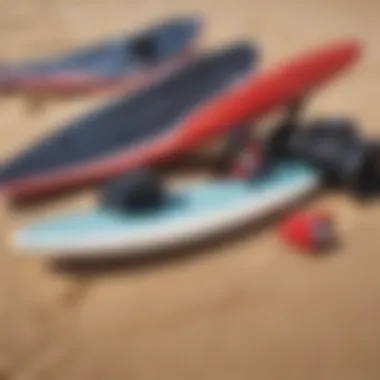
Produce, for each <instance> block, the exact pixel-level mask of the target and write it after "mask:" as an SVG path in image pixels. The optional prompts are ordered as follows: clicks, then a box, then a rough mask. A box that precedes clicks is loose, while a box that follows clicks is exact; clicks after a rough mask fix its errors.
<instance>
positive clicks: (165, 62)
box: [0, 17, 202, 93]
mask: <svg viewBox="0 0 380 380" xmlns="http://www.w3.org/2000/svg"><path fill="white" fill-rule="evenodd" d="M201 27H202V20H201V19H200V18H199V17H178V18H172V19H167V20H165V21H163V22H162V23H157V24H156V25H153V26H150V27H148V28H145V29H144V30H140V31H138V32H137V33H134V34H132V35H128V36H122V37H118V38H112V39H109V40H108V41H103V42H100V43H98V44H96V45H93V46H89V47H85V48H82V49H77V50H76V51H73V52H71V53H67V54H62V55H60V56H57V57H52V58H45V59H40V60H34V61H30V62H25V63H15V64H10V63H2V64H1V66H0V90H1V89H7V90H12V91H22V92H32V93H44V92H45V93H46V92H51V93H80V92H88V91H98V90H101V89H104V88H107V87H113V86H116V87H124V86H131V87H132V86H137V85H138V84H139V83H140V84H141V85H142V84H143V82H147V81H148V79H149V78H151V77H154V76H158V75H159V74H164V73H165V72H169V71H170V70H171V69H174V68H175V66H176V65H179V64H180V61H184V60H186V59H187V58H188V57H189V55H190V54H191V50H192V48H193V47H194V46H193V45H194V44H195V41H196V39H197V37H198V36H199V35H200V31H201Z"/></svg>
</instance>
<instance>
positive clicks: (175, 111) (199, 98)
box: [0, 43, 258, 186]
mask: <svg viewBox="0 0 380 380" xmlns="http://www.w3.org/2000/svg"><path fill="white" fill-rule="evenodd" d="M257 58H258V54H257V51H256V49H255V48H254V47H253V46H252V45H251V44H248V43H236V44H233V45H231V46H228V47H225V48H223V49H218V50H216V51H213V52H209V53H205V54H204V55H203V56H200V57H198V58H196V59H194V60H193V61H192V62H191V63H189V64H188V65H187V66H186V67H184V68H183V69H182V70H181V71H178V72H177V73H176V74H175V75H172V76H170V77H167V78H166V79H164V80H162V81H160V82H156V83H155V84H154V85H152V86H150V87H149V88H144V89H143V90H141V91H140V92H138V93H134V94H132V95H130V94H129V95H126V96H124V97H122V98H118V99H117V100H116V101H113V102H112V103H111V104H108V105H106V106H104V107H102V108H101V109H98V110H96V111H94V112H91V113H89V114H86V115H84V116H82V117H79V118H78V119H76V120H74V121H72V122H70V123H68V124H66V125H63V126H60V127H59V128H58V129H57V130H55V131H53V132H52V133H50V135H48V136H45V137H44V138H43V140H40V141H37V142H36V143H35V144H33V145H32V146H31V147H28V148H27V149H26V150H24V151H23V152H22V153H20V154H19V155H16V156H15V157H13V158H11V159H10V160H8V162H5V163H4V165H3V168H2V170H1V172H0V186H7V185H9V184H11V183H12V181H16V180H20V179H25V178H27V179H28V180H29V179H33V178H37V177H39V176H44V175H45V176H46V175H47V176H48V175H50V174H54V175H56V174H57V173H60V172H63V171H65V170H66V171H67V170H70V169H71V168H78V167H80V166H84V165H86V167H87V168H88V167H89V166H91V164H92V163H93V162H95V161H97V162H99V160H100V161H101V160H103V159H108V158H109V157H112V156H113V155H114V154H118V153H120V152H125V151H128V150H129V149H131V148H135V147H136V146H139V147H141V146H144V144H147V143H149V141H151V140H154V139H156V138H158V137H160V136H161V135H163V134H167V133H168V132H169V133H171V132H170V129H175V127H176V125H178V124H179V122H180V121H181V120H182V119H183V118H184V117H186V115H188V114H189V113H191V112H192V110H194V109H195V108H196V107H197V106H199V105H201V104H204V103H205V102H207V100H208V99H210V98H211V97H213V96H215V95H217V94H218V93H219V92H220V91H222V90H224V89H226V88H227V87H229V86H231V85H232V84H234V83H236V82H237V81H239V80H243V79H244V77H245V76H246V75H247V74H248V73H250V72H251V70H252V68H253V67H254V66H255V65H256V63H257ZM89 164H90V165H89Z"/></svg>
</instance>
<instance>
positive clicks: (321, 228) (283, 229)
mask: <svg viewBox="0 0 380 380" xmlns="http://www.w3.org/2000/svg"><path fill="white" fill-rule="evenodd" d="M279 233H280V235H281V237H282V238H283V239H284V240H285V241H287V242H288V243H290V244H292V245H294V246H296V247H298V248H301V249H303V250H306V251H310V252H316V251H321V250H325V249H327V248H330V247H331V246H332V244H333V243H334V242H335V231H334V228H333V221H332V218H331V216H330V215H329V214H328V213H326V212H315V211H314V212H305V213H298V214H292V215H291V216H290V217H288V218H286V219H285V221H284V222H282V223H281V225H280V230H279Z"/></svg>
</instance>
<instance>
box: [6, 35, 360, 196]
mask: <svg viewBox="0 0 380 380" xmlns="http://www.w3.org/2000/svg"><path fill="white" fill-rule="evenodd" d="M360 51H361V49H360V45H359V44H358V43H357V42H356V41H353V40H345V41H338V42H334V43H331V44H329V45H325V46H323V47H320V48H317V49H314V50H311V51H309V52H306V53H304V54H301V55H298V56H296V57H294V58H293V59H291V60H288V61H286V62H284V63H282V64H280V65H275V66H274V67H273V68H271V69H266V70H262V72H261V73H259V74H253V75H250V76H246V77H244V80H240V81H238V82H237V83H232V84H231V82H232V81H230V82H228V83H229V85H227V83H226V86H225V87H219V89H218V91H216V87H215V86H214V85H213V87H212V88H213V90H215V91H213V95H212V96H209V97H207V98H206V99H205V98H202V99H199V98H197V97H196V98H197V102H196V106H195V104H192V107H184V108H185V109H186V112H183V110H184V108H181V112H180V114H177V113H175V117H171V118H170V122H168V121H167V122H166V123H165V125H170V128H168V129H166V132H167V133H160V134H158V135H155V136H153V135H152V134H151V135H150V138H149V139H148V140H149V141H148V140H147V139H146V140H145V141H144V142H143V143H140V144H136V145H133V148H131V149H126V148H124V149H120V150H118V151H117V152H116V151H115V150H114V151H113V154H112V155H111V154H110V155H103V157H101V155H100V154H99V151H96V152H95V153H96V155H97V159H96V160H92V161H91V162H90V161H87V162H86V163H83V164H82V165H78V163H76V166H75V167H74V166H71V167H67V166H65V167H64V166H57V165H55V166H54V168H53V169H54V170H51V169H52V168H51V167H50V170H49V168H45V170H42V171H39V172H38V173H36V172H34V173H33V174H32V173H31V172H28V171H27V172H26V173H25V172H24V174H23V175H22V173H19V174H18V175H16V174H15V168H18V167H22V168H23V165H24V164H25V165H33V160H29V162H31V163H32V164H29V163H28V160H25V158H21V159H17V160H16V163H14V164H11V167H12V169H7V168H6V169H5V171H3V174H2V175H1V176H0V186H1V187H2V190H3V191H4V192H6V193H7V194H8V196H9V197H11V198H13V199H20V198H21V199H25V198H32V197H34V196H38V195H43V194H47V193H49V192H52V191H55V190H58V189H65V188H70V187H71V188H73V187H77V186H80V185H84V184H90V183H96V182H99V181H102V180H105V179H107V178H112V177H116V176H119V175H122V174H123V173H125V172H127V171H130V170H135V169H137V168H141V167H144V166H147V165H151V164H153V163H157V162H160V161H164V160H168V159H173V156H174V155H176V154H179V153H181V152H184V151H186V150H188V149H191V148H194V147H196V146H197V145H199V144H201V143H205V142H206V141H208V140H210V139H213V138H215V137H218V136H220V135H223V134H224V133H226V132H227V131H228V130H231V129H232V128H234V127H236V126H239V125H241V124H242V123H244V122H246V121H247V120H252V121H254V120H256V119H258V118H259V117H261V116H264V115H265V114H266V113H268V112H269V111H271V110H273V109H276V108H278V107H282V106H286V105H288V104H289V103H292V102H294V101H297V100H299V99H300V98H302V97H304V96H305V95H307V94H309V93H310V92H311V91H312V90H314V89H316V88H317V87H318V86H321V85H322V84H324V83H325V82H326V81H327V80H328V79H331V78H332V77H333V76H334V75H336V74H338V73H340V72H342V71H343V69H346V68H348V67H349V66H350V65H351V64H352V63H353V62H355V60H356V59H357V58H358V57H359V55H360ZM239 61H240V60H239ZM241 63H242V62H240V64H239V73H240V74H242V73H243V72H245V68H246V66H244V70H240V69H241V66H240V65H241ZM241 77H242V75H241V76H240V78H241ZM198 79H199V78H198ZM198 82H201V81H200V80H199V81H198ZM205 83H206V82H205ZM194 84H195V83H194ZM162 86H167V82H166V84H162ZM196 86H202V84H201V83H196ZM178 88H181V93H186V91H184V90H183V89H184V87H182V86H180V87H177V89H178ZM153 92H154V90H153ZM156 93H158V94H161V95H162V92H160V90H159V88H158V90H157V88H156ZM141 96H142V98H143V101H145V102H146V103H147V100H146V99H151V101H152V102H153V101H154V103H155V107H157V109H156V110H151V111H150V112H144V110H143V108H141V109H140V110H139V117H141V118H142V119H144V120H147V121H148V122H147V124H148V125H150V126H155V128H156V127H157V125H158V124H159V122H160V120H159V118H158V115H165V117H167V114H166V111H163V110H164V109H165V106H164V105H165V104H167V103H165V102H168V103H170V104H171V106H170V107H171V109H177V110H178V105H177V104H176V101H177V98H178V99H180V98H181V97H178V95H176V94H175V95H174V96H173V97H169V96H168V97H167V98H166V100H163V98H162V96H161V99H160V97H159V96H157V95H152V92H149V93H145V94H144V95H139V96H137V97H135V98H131V99H130V100H129V101H128V102H127V104H128V106H129V107H130V109H133V104H134V102H136V99H139V97H140V99H141ZM197 96H198V94H197ZM144 99H145V100H144ZM156 102H157V103H156ZM121 108H122V107H121ZM136 109H137V108H136ZM107 112H108V111H106V112H105V113H103V116H104V115H108V116H107V117H106V118H105V119H106V120H108V121H109V122H110V124H111V123H112V120H111V117H109V116H112V113H110V112H108V113H107ZM161 112H162V114H161ZM169 114H170V115H173V113H172V111H170V112H169ZM123 115H124V118H123V121H124V123H125V124H124V125H129V126H130V127H131V130H133V131H135V130H138V129H139V127H141V125H140V120H141V119H135V118H134V117H133V116H131V115H129V114H123ZM132 115H134V113H132ZM100 116H102V113H100V114H98V115H97V116H96V117H97V119H98V120H99V119H100ZM103 120H104V119H103ZM136 120H138V121H139V122H137V121H136ZM85 123H88V120H86V121H85ZM91 124H94V122H92V123H91ZM103 124H104V122H103ZM49 141H51V140H49ZM77 141H79V140H77ZM74 143H75V142H74V141H73V144H74ZM76 143H77V144H79V142H76ZM24 157H25V156H24ZM13 165H14V166H13ZM8 167H9V166H8ZM17 170H18V169H17ZM23 170H24V169H23Z"/></svg>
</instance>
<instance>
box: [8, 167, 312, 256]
mask: <svg viewBox="0 0 380 380" xmlns="http://www.w3.org/2000/svg"><path fill="white" fill-rule="evenodd" d="M318 179H319V176H318V173H316V172H315V171H314V170H313V169H312V168H310V167H308V166H306V165H303V164H300V163H290V162H288V163H283V164H280V165H277V166H276V167H274V168H273V169H272V170H270V171H269V172H268V174H265V176H263V177H260V178H259V179H255V180H253V181H251V182H249V181H244V180H236V179H224V180H213V181H206V182H198V183H195V184H192V185H191V186H185V187H182V188H179V189H175V190H174V189H173V190H171V191H170V193H169V195H168V200H167V202H166V203H165V204H164V205H163V206H162V207H160V208H159V209H157V210H155V211H153V212H145V213H144V212H140V213H136V212H135V213H132V212H117V211H109V210H106V209H102V208H101V207H96V208H92V209H87V210H83V211H75V212H71V213H68V214H65V215H61V216H58V217H53V218H50V219H45V220H43V221H39V222H36V223H34V224H31V225H29V226H26V227H24V228H21V229H20V230H19V231H18V232H17V233H16V235H15V238H14V243H15V245H16V246H18V247H20V248H24V249H25V248H33V249H48V250H49V249H50V250H52V251H57V250H60V249H62V250H64V251H67V252H77V251H81V250H82V249H83V250H85V249H87V250H90V251H93V250H97V249H100V248H102V249H112V248H113V247H115V248H116V247H118V248H123V249H124V248H125V249H128V248H133V249H149V247H152V248H155V247H156V245H158V244H163V245H165V244H168V243H173V242H174V241H175V240H178V239H181V238H182V240H186V238H187V237H190V236H192V237H193V238H196V237H197V236H198V237H200V236H204V235H208V234H211V233H212V232H217V231H216V230H218V229H220V230H222V229H225V228H227V227H233V224H235V223H239V222H242V221H246V220H247V221H248V219H249V218H250V217H251V218H254V219H255V218H256V219H257V218H259V217H263V216H265V214H267V213H269V212H270V211H274V209H276V208H278V207H280V206H286V204H287V203H289V202H291V201H295V200H297V198H298V197H301V196H302V195H304V193H307V192H308V191H311V190H312V189H314V188H315V187H316V186H317V185H318Z"/></svg>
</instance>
